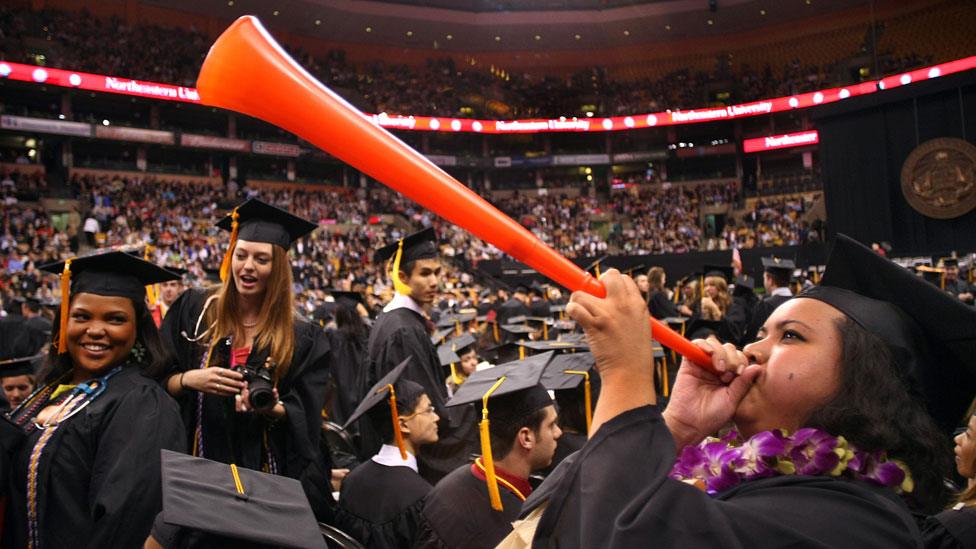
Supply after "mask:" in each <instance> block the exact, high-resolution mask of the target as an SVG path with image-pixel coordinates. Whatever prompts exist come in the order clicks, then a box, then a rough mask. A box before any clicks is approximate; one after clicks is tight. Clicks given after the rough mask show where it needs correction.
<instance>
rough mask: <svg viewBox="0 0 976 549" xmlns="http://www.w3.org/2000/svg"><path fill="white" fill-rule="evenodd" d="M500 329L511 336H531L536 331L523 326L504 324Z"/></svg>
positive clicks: (530, 327)
mask: <svg viewBox="0 0 976 549" xmlns="http://www.w3.org/2000/svg"><path fill="white" fill-rule="evenodd" d="M502 329H503V330H505V331H506V332H509V333H513V334H531V333H534V332H535V331H536V328H533V327H532V326H526V325H525V324H504V325H502Z"/></svg>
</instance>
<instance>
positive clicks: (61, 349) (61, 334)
mask: <svg viewBox="0 0 976 549" xmlns="http://www.w3.org/2000/svg"><path fill="white" fill-rule="evenodd" d="M70 297H71V260H70V259H68V260H66V261H65V262H64V269H62V270H61V318H60V321H59V324H58V354H59V355H61V354H64V353H65V352H66V351H67V350H68V305H69V303H68V301H69V299H70Z"/></svg>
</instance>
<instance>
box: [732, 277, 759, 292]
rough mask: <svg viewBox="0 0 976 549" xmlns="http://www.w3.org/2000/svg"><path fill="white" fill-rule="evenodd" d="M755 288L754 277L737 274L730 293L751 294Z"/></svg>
mask: <svg viewBox="0 0 976 549" xmlns="http://www.w3.org/2000/svg"><path fill="white" fill-rule="evenodd" d="M755 289H756V279H755V278H752V277H751V276H749V275H739V276H738V277H736V279H735V288H734V289H733V290H732V295H746V294H751V293H752V292H753V290H755Z"/></svg>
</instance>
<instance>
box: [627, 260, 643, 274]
mask: <svg viewBox="0 0 976 549" xmlns="http://www.w3.org/2000/svg"><path fill="white" fill-rule="evenodd" d="M634 271H640V272H639V273H637V274H647V273H645V272H644V264H643V263H640V264H637V265H634V266H633V267H627V268H626V269H624V274H626V275H627V276H634Z"/></svg>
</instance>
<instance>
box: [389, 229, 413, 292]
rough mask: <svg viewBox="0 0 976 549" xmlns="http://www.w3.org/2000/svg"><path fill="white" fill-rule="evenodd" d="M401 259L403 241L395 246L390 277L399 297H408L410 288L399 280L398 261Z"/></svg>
mask: <svg viewBox="0 0 976 549" xmlns="http://www.w3.org/2000/svg"><path fill="white" fill-rule="evenodd" d="M402 258H403V239H402V238H401V239H400V242H399V243H398V244H397V251H396V254H394V255H393V268H392V269H391V272H390V277H391V278H392V279H393V289H394V290H396V292H397V293H398V294H400V295H410V286H407V285H406V284H404V283H403V282H402V281H401V280H400V260H401V259H402Z"/></svg>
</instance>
